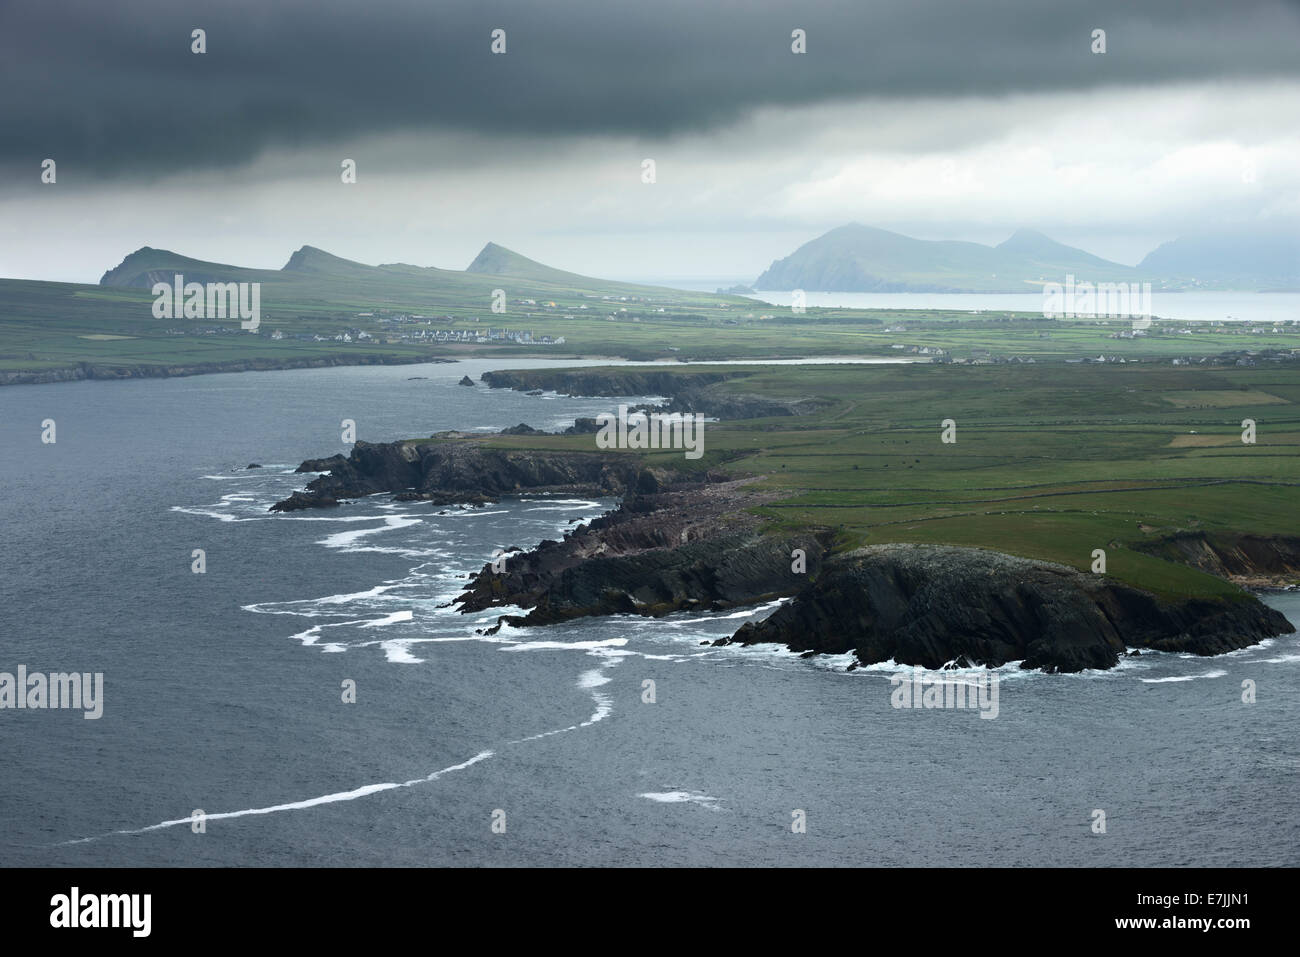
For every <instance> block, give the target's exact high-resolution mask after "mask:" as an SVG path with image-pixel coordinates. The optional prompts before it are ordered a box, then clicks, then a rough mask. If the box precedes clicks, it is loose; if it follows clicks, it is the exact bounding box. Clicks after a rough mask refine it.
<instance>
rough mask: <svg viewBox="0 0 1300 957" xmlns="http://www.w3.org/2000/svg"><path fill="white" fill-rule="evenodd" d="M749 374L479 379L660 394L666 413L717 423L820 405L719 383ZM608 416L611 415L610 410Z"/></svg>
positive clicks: (539, 374)
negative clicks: (694, 415)
mask: <svg viewBox="0 0 1300 957" xmlns="http://www.w3.org/2000/svg"><path fill="white" fill-rule="evenodd" d="M752 375H754V372H753V371H751V370H743V371H736V372H689V373H686V374H683V373H681V372H680V370H679V371H677V372H676V373H674V372H664V371H660V370H656V369H649V370H646V369H640V370H638V369H623V368H614V369H567V370H565V369H559V370H551V369H518V370H510V371H506V372H485V373H483V375H482V377H481V378H482V380H483V381H484V382H486V383H487V384H488V386H490V387H491V388H493V389H514V390H516V391H518V392H529V391H532V390H535V389H550V390H553V391H555V392H559V393H561V394H563V395H583V396H626V395H661V396H667V397H668V399H669V402H668V404H667V405H666V406H663V407H662V408H664V409H665V410H666V411H669V412H700V413H703V414H704V415H708V416H714V417H716V418H719V419H758V418H769V417H774V416H790V415H810V414H812V413H813V412H816V411H817V410H818V409H820V408H822V407H823V406H824V405H825V402H824V401H823V400H821V399H816V398H813V397H811V396H803V397H798V396H796V397H790V398H780V397H774V396H764V395H755V394H753V393H745V392H741V391H738V390H735V389H732V388H730V387H727V386H725V385H724V383H728V382H733V381H735V380H741V379H745V378H747V377H749V376H752ZM611 411H612V410H611Z"/></svg>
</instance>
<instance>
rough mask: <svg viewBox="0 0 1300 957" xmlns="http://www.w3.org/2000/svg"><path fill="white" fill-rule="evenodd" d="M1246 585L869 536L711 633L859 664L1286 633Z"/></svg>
mask: <svg viewBox="0 0 1300 957" xmlns="http://www.w3.org/2000/svg"><path fill="white" fill-rule="evenodd" d="M1292 630H1293V629H1292V628H1291V625H1290V623H1289V622H1288V621H1287V620H1286V618H1285V617H1284V616H1283V615H1282V614H1281V613H1279V612H1277V611H1275V610H1274V609H1272V608H1269V607H1268V606H1267V605H1265V604H1263V603H1262V602H1260V601H1259V600H1258V599H1256V598H1255V597H1254V596H1253V595H1249V594H1246V593H1243V594H1242V595H1241V596H1240V597H1236V596H1234V597H1232V598H1220V599H1209V598H1200V599H1185V600H1180V601H1167V600H1162V599H1160V598H1157V597H1156V596H1155V595H1152V594H1150V593H1148V592H1145V591H1142V590H1140V589H1137V588H1133V587H1131V586H1128V585H1125V584H1122V583H1119V582H1116V581H1113V580H1110V579H1108V578H1106V577H1104V576H1100V575H1092V574H1089V573H1087V572H1082V571H1079V570H1078V569H1075V568H1069V567H1066V566H1064V565H1056V564H1052V563H1050V562H1038V561H1030V560H1028V559H1024V558H1017V557H1015V556H1012V555H1004V554H1001V553H999V552H992V551H988V550H985V549H978V548H958V547H953V546H943V545H911V544H890V545H873V546H869V547H866V548H860V549H857V550H855V551H851V552H847V553H845V554H842V555H837V556H835V557H834V558H832V559H830V560H829V561H827V563H826V566H825V569H824V571H823V573H822V574H821V575H820V576H819V577H818V578H817V580H816V581H814V582H810V583H809V584H808V585H806V586H805V587H804V588H803V589H802V590H801V591H800V592H799V593H798V594H797V595H796V596H795V597H794V599H793V600H792V601H790V602H788V603H786V604H784V605H782V606H781V607H780V608H778V609H777V610H776V612H774V613H773V614H772V615H771V616H770V617H768V618H767V619H765V620H764V621H760V622H752V623H749V624H746V625H745V626H743V627H742V628H741V629H740V630H739V631H738V632H736V634H735V635H733V636H732V637H730V638H724V639H721V640H720V641H718V642H715V644H722V645H725V644H733V643H734V644H741V645H752V644H758V643H762V642H776V643H779V644H783V645H785V646H787V647H788V648H790V649H791V650H793V651H813V652H819V653H829V654H843V653H846V652H851V653H853V655H854V656H855V658H856V659H857V662H858V663H859V664H864V665H869V664H876V663H879V662H885V661H895V662H897V663H898V664H901V665H919V666H921V667H925V668H942V667H944V666H945V665H948V664H950V663H952V664H956V665H959V666H970V665H986V666H989V667H997V666H999V665H1004V664H1006V663H1008V662H1012V661H1020V662H1022V664H1021V667H1022V668H1038V669H1041V670H1043V671H1046V672H1076V671H1082V670H1084V669H1085V668H1096V669H1105V668H1112V667H1114V666H1115V665H1116V664H1117V663H1118V662H1119V659H1120V656H1122V655H1124V654H1125V653H1126V650H1127V649H1129V648H1138V649H1143V648H1147V649H1153V650H1156V651H1178V652H1190V653H1191V654H1196V655H1219V654H1223V653H1225V652H1228V651H1234V650H1236V649H1238V648H1245V647H1247V646H1249V645H1253V644H1256V643H1258V642H1259V641H1261V640H1262V639H1264V638H1270V637H1272V636H1274V635H1279V634H1286V633H1289V632H1291V631H1292Z"/></svg>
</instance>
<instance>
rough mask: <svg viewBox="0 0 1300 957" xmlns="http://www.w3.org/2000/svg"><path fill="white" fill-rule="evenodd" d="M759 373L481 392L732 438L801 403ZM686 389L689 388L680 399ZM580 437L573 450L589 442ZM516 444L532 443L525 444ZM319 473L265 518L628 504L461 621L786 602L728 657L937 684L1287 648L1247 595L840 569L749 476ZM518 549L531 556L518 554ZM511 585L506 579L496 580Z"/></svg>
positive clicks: (1187, 546) (510, 459) (613, 379)
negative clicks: (661, 400)
mask: <svg viewBox="0 0 1300 957" xmlns="http://www.w3.org/2000/svg"><path fill="white" fill-rule="evenodd" d="M747 374H752V373H748V372H743V373H742V372H738V373H735V374H732V373H730V372H716V371H713V372H700V373H692V374H689V375H687V376H678V375H674V374H672V373H665V372H660V371H658V370H635V369H632V370H629V369H615V370H609V369H604V370H568V371H560V372H551V371H540V370H523V371H513V372H492V373H485V374H484V376H483V380H484V381H485V382H486V383H487V384H488V385H490V386H492V387H494V388H512V389H517V390H520V391H525V392H527V391H532V390H535V389H538V388H544V389H550V390H555V391H558V392H562V393H568V394H574V395H602V396H632V395H661V396H667V397H668V399H669V402H670V404H671V405H670V408H674V410H681V411H703V412H705V413H707V414H726V417H728V418H752V417H760V416H761V417H766V416H773V415H775V416H782V415H784V416H794V415H799V414H802V412H801V410H806V409H807V408H808V406H807V402H809V401H815V400H803V399H799V398H795V399H788V398H772V397H766V396H747V395H746V394H745V393H744V392H743V391H740V390H737V389H735V388H734V387H733V386H729V385H727V383H729V382H731V380H733V379H734V378H736V377H738V376H740V375H747ZM683 380H685V381H683ZM587 426H588V423H583V422H581V421H579V422H578V423H576V424H575V427H574V428H573V429H570V430H568V431H569V432H570V433H574V432H578V433H581V432H585V431H588V430H589V429H588V427H587ZM506 431H507V433H509V434H510V435H513V436H529V435H535V434H543V433H537V432H536V430H533V429H531V428H529V427H527V426H518V427H515V428H513V429H509V430H506ZM298 471H299V472H303V473H314V472H319V473H323V474H320V475H318V476H317V477H316V478H314V479H312V480H311V481H310V482H309V483H308V485H307V488H306V490H305V491H302V492H296V493H294V494H293V495H292V496H290V497H289V498H287V499H285V500H284V501H282V502H278V503H276V504H275V505H274V506H272V510H273V511H292V510H296V509H301V508H333V507H338V506H339V504H340V503H341V502H344V501H346V500H348V499H356V498H360V497H363V496H367V495H374V494H378V493H390V494H392V495H394V496H395V498H397V499H399V500H404V501H428V502H432V503H434V504H439V505H444V504H452V503H461V504H480V503H485V502H489V501H496V500H498V499H500V498H501V497H503V496H510V495H518V494H521V493H527V494H530V495H563V496H587V497H618V498H620V499H621V503H620V505H619V507H618V508H616V509H615V510H613V511H611V512H609V513H607V514H606V515H604V516H602V517H600V518H597V519H595V520H593V521H591V522H590V523H587V524H582V525H579V526H577V527H576V528H574V529H570V530H568V531H566V532H565V533H564V535H563V538H562V539H561V540H558V541H554V540H547V541H543V542H541V543H540V544H537V545H536V546H535V547H532V548H528V549H527V550H524V549H515V550H511V551H510V552H509V553H508V555H507V556H505V558H504V567H503V568H502V565H501V563H500V562H498V565H497V568H494V567H493V564H492V563H491V562H486V563H485V564H484V566H483V568H482V569H481V570H480V571H479V572H478V573H476V574H475V575H474V576H472V577H471V580H470V581H469V582H468V584H467V588H466V590H465V591H464V593H463V594H462V595H460V596H459V598H457V599H456V602H457V604H459V606H460V608H461V610H462V611H464V612H478V611H483V610H485V609H488V608H493V607H511V606H512V607H518V608H523V609H525V610H526V613H525V614H524V615H522V616H503V617H502V618H501V619H499V621H498V627H499V625H500V623H501V622H509V623H512V624H523V625H541V624H547V623H552V622H558V621H564V620H568V619H572V618H578V617H583V616H591V615H609V614H638V615H650V616H658V615H666V614H670V613H672V612H675V611H681V610H691V609H694V610H703V609H719V608H729V607H735V606H741V605H752V604H755V603H758V602H763V601H770V600H772V599H775V598H791V600H790V601H788V602H786V603H784V604H783V605H782V606H781V607H780V608H778V609H777V610H776V611H775V612H774V613H773V614H772V615H771V616H770V617H768V618H767V619H766V620H764V621H761V622H756V623H752V624H747V625H745V626H744V627H742V628H741V629H740V630H739V631H738V632H736V634H735V635H733V636H732V637H730V638H727V639H723V640H722V641H721V642H719V643H721V644H727V643H738V644H746V645H748V644H755V643H760V642H774V643H779V644H783V645H785V646H787V647H789V648H791V649H793V650H796V651H802V652H808V653H813V654H816V653H827V654H842V653H846V652H852V653H853V654H854V656H855V658H856V660H857V661H858V662H859V663H863V664H870V663H875V662H881V661H889V660H893V661H896V662H898V663H900V664H915V665H922V666H925V667H928V668H940V667H943V666H944V665H946V664H948V663H951V662H957V663H959V664H963V663H964V664H979V665H988V666H997V665H1001V664H1005V663H1007V662H1012V661H1021V662H1023V665H1022V666H1023V667H1026V668H1040V669H1043V670H1044V671H1049V672H1073V671H1080V670H1082V669H1085V668H1110V667H1113V666H1114V665H1115V664H1116V663H1117V662H1118V661H1119V659H1120V656H1122V655H1124V654H1125V652H1126V650H1127V649H1130V648H1138V649H1141V648H1149V649H1154V650H1159V651H1180V652H1189V653H1192V654H1198V655H1215V654H1222V653H1224V652H1227V651H1231V650H1234V649H1237V648H1242V647H1245V646H1247V645H1251V644H1254V643H1257V642H1258V641H1260V640H1261V639H1263V638H1266V637H1270V636H1273V635H1278V634H1285V633H1289V632H1291V631H1292V630H1293V629H1292V627H1291V625H1290V623H1289V622H1288V621H1287V620H1286V619H1285V618H1284V617H1283V616H1282V615H1281V614H1279V613H1278V612H1276V611H1274V610H1272V609H1270V608H1268V607H1267V606H1266V605H1264V604H1263V603H1262V602H1260V601H1259V600H1258V598H1256V597H1255V596H1254V595H1252V594H1250V593H1249V592H1247V591H1244V590H1242V591H1239V592H1235V593H1230V594H1228V595H1227V596H1226V597H1197V598H1193V597H1186V598H1171V597H1160V596H1157V595H1156V594H1153V593H1150V592H1147V591H1143V590H1141V589H1138V588H1135V587H1132V586H1131V585H1127V584H1124V583H1122V582H1119V581H1117V580H1114V579H1111V578H1108V577H1107V576H1104V575H1093V574H1088V573H1085V572H1082V571H1079V570H1076V569H1074V568H1069V567H1066V566H1063V565H1055V564H1051V563H1048V562H1042V561H1034V560H1030V559H1025V558H1018V557H1014V556H1011V555H1006V554H1002V553H999V552H994V551H988V550H984V549H976V548H958V547H951V546H923V545H906V544H883V545H872V546H869V547H866V548H859V549H856V550H844V545H843V543H842V542H840V541H839V540H838V539H837V536H836V533H835V531H834V530H833V529H829V528H822V527H808V528H798V529H794V530H791V529H789V528H782V529H779V530H778V529H773V528H770V527H767V526H766V525H765V524H764V522H763V520H762V519H761V518H760V517H759V516H758V515H756V514H755V513H754V509H755V508H756V507H757V506H761V505H763V504H764V503H766V502H768V501H771V500H773V499H774V498H778V497H780V496H781V495H782V494H783V493H780V492H774V491H771V490H769V489H764V488H763V487H761V484H760V483H759V481H758V479H759V478H760V477H758V476H752V475H742V474H732V473H730V472H728V471H727V469H726V467H725V463H724V464H723V465H721V466H717V465H715V467H714V468H711V469H708V470H700V469H690V468H687V467H686V466H685V465H683V466H682V467H674V466H673V465H660V464H655V465H653V466H652V465H648V464H647V463H646V462H645V461H644V460H642V459H641V458H640V457H639V456H637V455H636V454H634V453H629V452H626V451H610V450H597V449H594V448H593V449H592V450H591V451H581V450H571V449H557V448H532V449H529V448H517V447H515V448H512V447H510V446H509V445H506V444H497V443H495V442H494V441H493V440H492V439H491V438H485V437H483V436H481V435H468V434H463V433H456V432H448V433H440V434H438V435H435V436H432V437H431V438H429V439H427V440H412V441H406V442H392V443H369V442H357V443H356V445H355V446H354V447H353V449H352V451H351V453H350V454H349V455H347V456H343V455H335V456H332V457H330V458H325V459H312V460H308V461H306V462H303V463H302V465H300V466H299V468H298ZM524 544H526V543H524ZM1145 549H1146V550H1148V551H1151V552H1153V553H1155V554H1158V555H1159V556H1160V557H1164V558H1170V559H1173V560H1178V561H1183V562H1186V563H1189V564H1192V565H1195V566H1197V567H1199V568H1201V569H1202V570H1204V571H1207V572H1210V573H1212V574H1216V575H1219V576H1221V577H1228V578H1237V579H1239V580H1241V581H1249V580H1252V579H1251V578H1250V576H1251V575H1264V576H1273V575H1276V576H1282V577H1286V576H1288V575H1289V576H1291V580H1294V577H1295V575H1296V573H1297V571H1300V543H1297V542H1295V541H1280V542H1279V541H1278V540H1272V539H1259V538H1251V537H1247V536H1243V537H1241V539H1240V540H1239V541H1233V542H1229V543H1225V542H1220V541H1212V540H1209V539H1206V538H1205V537H1204V536H1200V537H1197V536H1183V537H1174V538H1168V539H1163V540H1161V541H1160V542H1153V543H1148V544H1147V545H1146V546H1145ZM498 569H500V570H498Z"/></svg>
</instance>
